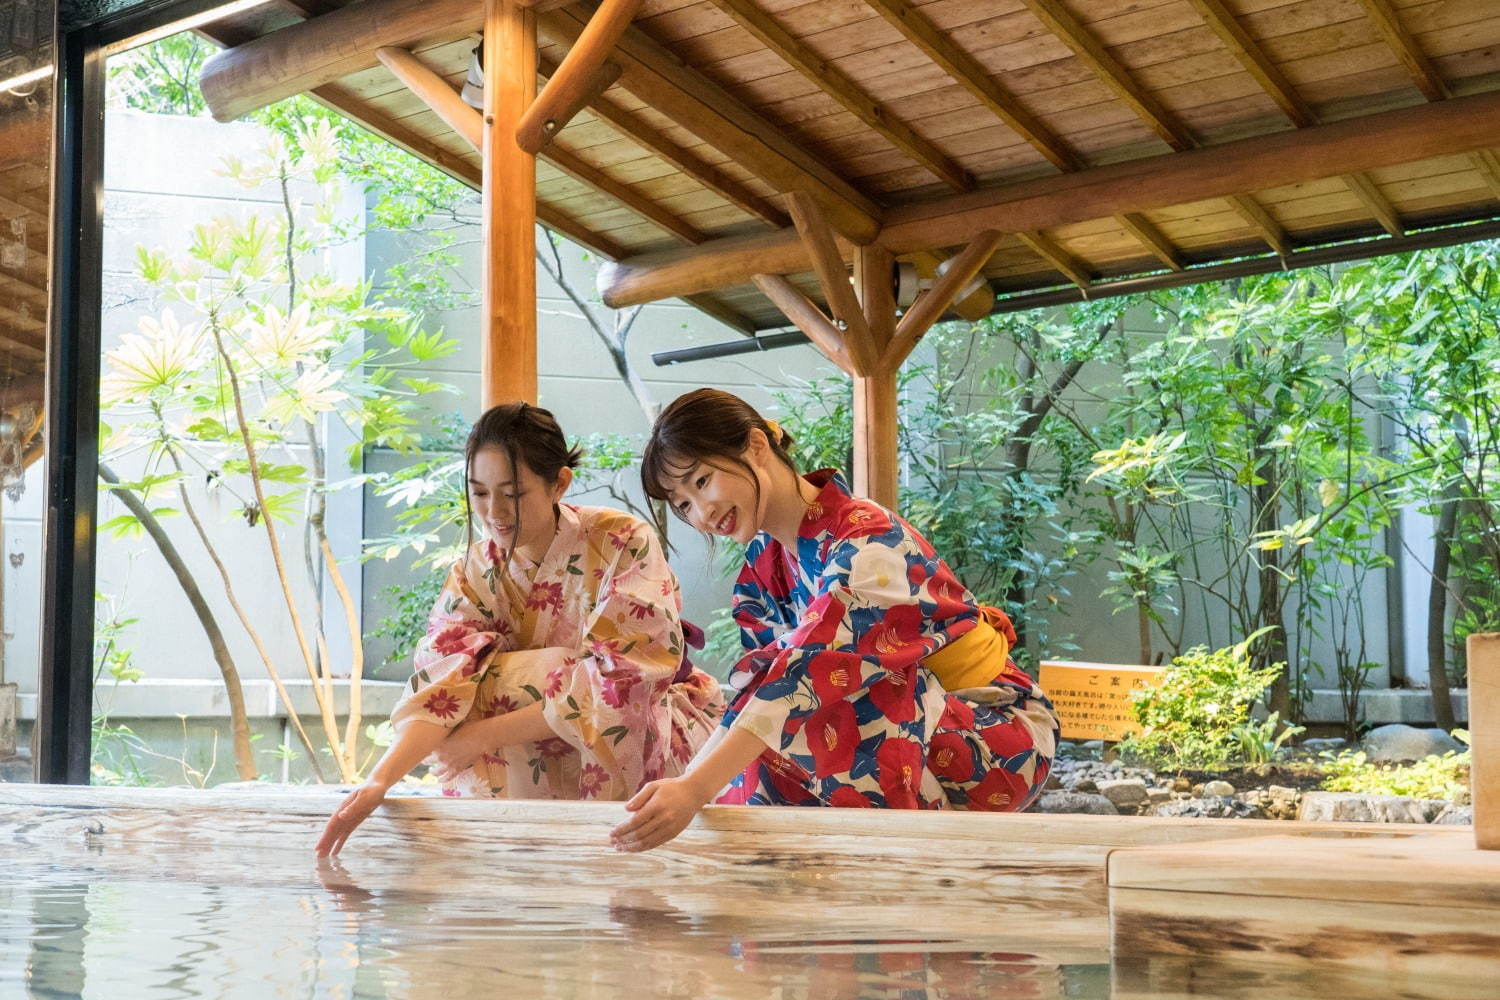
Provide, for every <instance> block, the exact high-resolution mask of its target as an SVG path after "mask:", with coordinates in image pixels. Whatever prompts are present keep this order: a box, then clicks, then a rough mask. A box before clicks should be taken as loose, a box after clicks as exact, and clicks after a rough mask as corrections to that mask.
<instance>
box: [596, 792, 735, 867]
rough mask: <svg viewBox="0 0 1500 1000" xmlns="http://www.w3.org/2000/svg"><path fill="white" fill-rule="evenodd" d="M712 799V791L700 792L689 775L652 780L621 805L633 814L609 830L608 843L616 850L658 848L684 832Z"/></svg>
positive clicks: (633, 850) (632, 850)
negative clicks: (699, 811)
mask: <svg viewBox="0 0 1500 1000" xmlns="http://www.w3.org/2000/svg"><path fill="white" fill-rule="evenodd" d="M712 796H713V793H712V792H709V793H704V791H703V790H702V788H701V787H700V786H699V783H698V782H697V781H696V780H695V779H694V777H693V775H692V774H691V773H688V774H685V775H683V776H682V777H680V778H663V779H662V780H660V781H652V782H650V783H648V784H647V785H646V786H645V787H643V788H642V789H641V790H640V791H639V792H636V794H635V797H634V798H632V799H631V800H630V801H629V802H627V803H625V809H626V810H627V811H628V812H630V813H633V814H634V815H632V816H631V817H630V818H629V819H627V820H626V821H625V822H623V823H621V824H620V825H619V826H617V827H615V828H614V829H613V830H611V831H610V834H609V840H610V843H611V844H613V845H614V846H615V850H617V851H631V852H635V851H649V850H651V849H652V848H653V847H660V846H661V845H662V844H665V843H667V842H668V841H669V840H671V839H672V838H674V837H676V836H677V835H678V834H679V833H681V832H682V831H683V830H685V829H687V825H688V824H689V823H691V822H692V821H693V817H694V816H696V815H698V810H699V809H702V808H703V807H704V806H705V805H707V804H708V800H709V799H710V798H712Z"/></svg>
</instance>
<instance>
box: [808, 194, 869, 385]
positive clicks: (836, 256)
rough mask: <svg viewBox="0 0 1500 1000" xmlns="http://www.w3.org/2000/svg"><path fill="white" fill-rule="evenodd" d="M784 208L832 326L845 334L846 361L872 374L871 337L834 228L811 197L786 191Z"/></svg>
mask: <svg viewBox="0 0 1500 1000" xmlns="http://www.w3.org/2000/svg"><path fill="white" fill-rule="evenodd" d="M786 204H787V209H788V210H789V211H790V212H791V215H792V222H793V224H794V225H796V227H797V234H798V235H799V236H800V237H801V238H802V244H803V246H805V247H806V248H807V253H808V256H809V257H811V258H812V266H813V273H814V274H816V275H817V276H818V284H820V285H821V286H822V287H823V298H824V299H825V300H827V302H828V308H829V310H830V311H831V312H832V313H833V319H834V322H835V324H837V326H838V328H839V329H840V330H842V331H843V332H844V337H843V341H844V347H845V349H846V350H847V351H848V352H849V357H850V358H851V359H853V361H854V363H855V367H856V368H858V369H859V370H860V371H861V372H870V371H874V370H875V369H876V367H877V366H878V364H879V357H878V356H877V354H876V350H875V342H874V340H872V339H871V337H870V328H869V324H867V323H866V322H865V314H864V310H862V309H861V308H860V305H859V299H858V297H856V296H855V294H854V286H853V285H851V284H850V282H849V271H848V269H847V268H846V267H845V265H844V255H843V254H842V253H840V252H839V247H838V242H837V240H836V239H835V238H834V235H833V228H832V227H831V226H830V225H829V224H828V219H827V218H826V217H825V216H824V215H823V210H822V208H821V207H819V205H818V203H817V202H816V201H815V200H813V198H812V196H811V195H809V194H806V193H805V192H802V191H788V192H787V195H786Z"/></svg>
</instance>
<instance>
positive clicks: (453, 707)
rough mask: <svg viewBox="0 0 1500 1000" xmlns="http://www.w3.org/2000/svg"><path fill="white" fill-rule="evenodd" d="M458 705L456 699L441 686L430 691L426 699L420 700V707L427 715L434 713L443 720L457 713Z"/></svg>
mask: <svg viewBox="0 0 1500 1000" xmlns="http://www.w3.org/2000/svg"><path fill="white" fill-rule="evenodd" d="M458 706H459V702H458V699H457V698H455V697H454V696H453V695H451V694H449V693H448V692H447V691H444V690H443V689H442V688H439V689H438V690H436V691H434V692H432V694H430V695H428V696H427V700H426V701H424V702H422V708H423V709H425V710H426V711H427V713H428V714H429V715H435V716H437V717H438V718H439V719H444V720H447V719H451V718H453V717H454V716H455V715H457V714H458Z"/></svg>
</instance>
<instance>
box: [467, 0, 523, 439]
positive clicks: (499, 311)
mask: <svg viewBox="0 0 1500 1000" xmlns="http://www.w3.org/2000/svg"><path fill="white" fill-rule="evenodd" d="M484 38H485V45H484V140H483V141H484V147H483V150H482V152H483V156H484V283H483V289H484V291H483V317H484V318H483V323H484V350H483V362H482V368H481V370H482V373H483V374H482V385H481V388H480V400H481V406H482V407H483V408H486V409H488V408H489V407H491V406H493V405H495V404H496V403H505V402H510V401H511V400H518V399H523V400H526V401H527V402H531V403H535V402H536V400H537V382H536V377H537V373H536V157H535V156H533V155H532V154H531V153H528V152H526V151H525V150H524V149H522V148H521V147H520V145H519V144H518V143H517V142H516V128H517V126H518V125H519V124H520V122H521V119H522V118H523V117H524V116H525V114H526V111H527V109H528V108H530V107H531V104H532V102H533V101H534V100H535V99H536V14H535V13H534V12H533V11H532V10H531V9H530V8H529V7H524V6H522V5H521V4H520V3H518V2H516V0H486V2H485V20H484Z"/></svg>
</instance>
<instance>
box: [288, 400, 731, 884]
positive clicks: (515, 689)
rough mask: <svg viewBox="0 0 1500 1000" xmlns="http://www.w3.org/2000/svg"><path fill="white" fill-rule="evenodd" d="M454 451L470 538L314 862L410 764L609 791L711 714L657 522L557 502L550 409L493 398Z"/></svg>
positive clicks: (668, 765)
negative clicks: (362, 777) (369, 765)
mask: <svg viewBox="0 0 1500 1000" xmlns="http://www.w3.org/2000/svg"><path fill="white" fill-rule="evenodd" d="M465 459H466V460H465V469H466V475H467V479H468V489H467V493H466V498H467V502H468V505H469V518H470V520H469V523H470V525H471V531H472V525H473V522H474V520H475V519H476V518H477V520H478V521H479V525H480V529H481V537H480V539H479V540H478V541H477V542H474V543H472V544H471V545H470V546H469V548H468V550H467V551H466V553H465V555H464V557H463V558H462V559H461V560H460V561H459V562H458V563H457V564H456V565H455V566H454V567H453V569H452V571H451V572H450V573H449V574H448V579H447V581H446V583H445V584H444V586H443V592H442V594H441V595H440V596H439V597H438V600H437V603H436V604H435V606H434V607H433V609H432V615H431V617H430V619H429V620H428V626H427V635H426V637H425V638H424V639H423V640H422V641H421V643H420V644H419V645H418V647H417V651H416V655H415V663H416V670H415V673H414V674H413V676H412V679H411V685H410V690H409V691H408V692H407V693H406V695H405V696H404V697H403V698H402V700H401V702H400V703H399V704H398V705H397V706H396V708H395V710H394V711H393V712H392V713H391V722H392V724H393V726H394V727H395V730H396V734H397V735H396V740H395V742H394V743H393V744H392V745H391V747H390V749H389V750H387V751H386V753H385V756H384V757H382V758H381V760H380V762H379V763H378V764H376V765H375V768H374V770H373V771H372V772H371V774H370V777H369V778H368V779H367V780H366V781H365V783H364V784H363V785H361V786H360V787H358V788H356V789H355V790H354V791H353V792H352V793H351V794H350V795H349V797H348V798H347V799H345V801H344V802H343V804H342V805H341V806H340V807H339V809H338V811H337V812H335V813H334V815H333V816H332V817H331V818H330V819H329V821H328V825H327V827H326V829H325V830H324V832H323V836H322V839H321V840H319V842H318V845H317V852H318V854H319V855H326V854H329V853H334V854H336V853H338V851H339V850H340V849H341V848H342V847H343V844H344V841H345V840H346V839H347V838H348V836H349V834H350V833H351V832H353V830H354V829H355V827H357V826H358V825H359V824H360V823H361V822H363V821H364V819H365V817H367V816H368V815H369V814H370V812H371V811H372V810H373V809H374V808H375V807H376V806H377V805H379V804H380V803H381V801H383V800H384V798H385V794H386V792H387V791H388V790H389V789H390V787H391V786H392V785H394V784H395V783H396V782H398V781H400V780H401V778H402V777H403V776H405V775H406V774H407V772H409V771H410V770H411V769H412V768H414V767H415V766H416V765H417V764H418V763H420V762H421V761H422V760H423V759H425V758H429V757H430V758H431V759H432V761H434V762H435V766H434V768H433V771H434V773H436V775H437V777H438V779H439V780H440V781H441V782H442V783H443V791H444V793H445V794H449V795H465V796H476V797H480V798H516V799H521V798H530V799H614V800H623V799H627V798H629V797H630V796H632V795H634V794H635V793H636V792H637V791H639V790H640V788H641V786H642V785H644V784H646V783H647V782H650V781H652V780H655V779H658V778H665V777H672V776H675V775H679V774H681V773H682V772H683V769H684V767H685V766H686V765H687V763H688V762H689V761H690V760H691V759H692V757H693V754H694V753H695V752H696V751H697V750H698V749H699V748H700V747H701V746H702V745H703V743H704V742H705V741H706V740H707V739H708V738H709V735H710V734H711V733H712V732H713V731H714V727H715V724H716V723H717V722H718V719H719V717H720V716H721V715H723V712H724V703H723V696H722V695H721V693H720V690H719V685H718V684H717V683H716V682H715V681H714V680H713V678H711V677H709V676H708V675H707V674H705V673H703V671H701V670H697V669H695V668H694V667H693V666H692V665H691V664H690V663H689V662H688V660H687V658H686V656H685V650H684V644H683V628H682V623H681V621H680V619H679V617H678V615H679V612H680V609H681V606H682V599H681V595H680V593H679V591H678V587H677V578H676V577H675V576H674V575H673V573H672V570H671V568H670V567H669V566H668V565H667V561H666V557H665V555H664V554H663V552H662V549H661V545H660V543H659V542H658V540H657V537H656V532H655V530H654V529H653V528H652V527H651V526H650V525H648V524H647V523H646V522H644V521H642V520H641V519H639V518H637V517H633V516H632V515H630V514H627V513H624V512H623V511H618V510H611V509H609V508H605V507H575V506H573V505H571V504H566V503H563V502H562V496H563V494H564V493H565V492H566V491H567V489H568V485H569V484H570V483H571V482H572V479H573V467H574V466H576V465H577V464H578V462H579V459H580V454H579V452H578V450H577V449H570V448H569V447H568V445H567V441H566V440H565V439H564V437H563V433H562V431H561V429H559V427H558V426H557V421H556V420H554V419H553V417H552V414H551V413H549V412H548V411H546V410H544V409H541V408H540V407H536V406H531V405H529V404H526V403H508V404H505V405H503V406H497V407H494V408H493V409H491V410H489V411H488V412H487V413H485V414H484V415H483V416H482V417H480V418H479V421H478V422H477V423H476V424H475V425H474V428H473V430H472V431H471V432H470V434H469V441H468V445H467V448H466V449H465ZM471 537H472V536H471Z"/></svg>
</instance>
